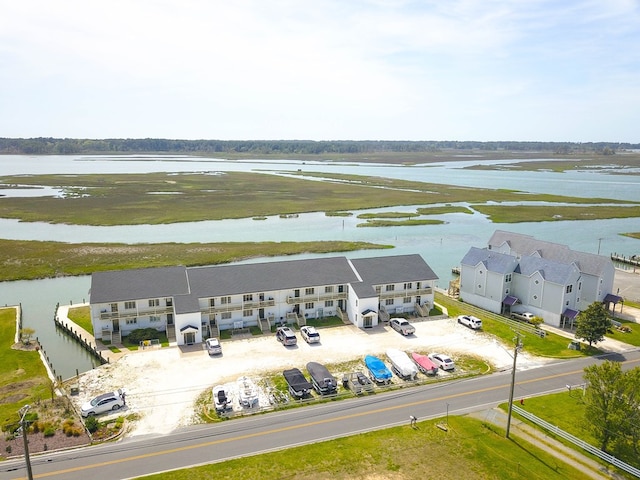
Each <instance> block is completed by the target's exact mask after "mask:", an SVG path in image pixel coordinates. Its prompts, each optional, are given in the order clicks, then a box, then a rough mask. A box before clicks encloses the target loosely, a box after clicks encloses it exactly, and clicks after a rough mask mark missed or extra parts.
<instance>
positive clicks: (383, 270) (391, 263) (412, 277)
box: [351, 254, 438, 285]
mask: <svg viewBox="0 0 640 480" xmlns="http://www.w3.org/2000/svg"><path fill="white" fill-rule="evenodd" d="M351 263H352V264H353V266H354V267H355V269H356V271H357V272H358V274H359V275H360V277H361V278H362V281H363V283H368V284H369V285H383V284H387V283H398V282H415V281H417V280H437V279H438V276H437V275H436V274H435V273H434V271H433V270H431V267H430V266H429V265H427V263H426V262H425V261H424V259H423V258H422V256H420V255H418V254H413V255H395V256H389V257H374V258H358V259H353V260H351Z"/></svg>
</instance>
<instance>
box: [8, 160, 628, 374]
mask: <svg viewBox="0 0 640 480" xmlns="http://www.w3.org/2000/svg"><path fill="white" fill-rule="evenodd" d="M479 163H491V164H499V163H505V162H504V161H502V162H498V161H480V160H478V159H474V158H473V157H461V159H460V161H459V162H451V163H442V164H423V165H416V166H402V165H388V164H384V165H380V164H367V163H335V162H331V163H324V162H310V161H295V160H282V161H272V160H269V161H258V160H251V161H237V160H236V161H225V160H216V159H206V158H201V157H190V156H151V155H135V156H16V155H6V156H0V175H38V174H68V175H76V174H83V173H92V174H95V173H104V174H108V173H146V172H215V171H220V172H224V171H246V172H249V171H261V172H280V173H282V172H299V171H302V172H305V171H308V172H330V173H349V174H356V175H375V176H380V177H389V178H398V179H406V180H414V181H424V182H430V183H442V184H452V185H461V186H470V187H485V188H504V189H515V190H523V191H527V192H533V193H549V194H561V195H566V196H576V197H599V198H610V199H616V200H627V201H633V202H640V175H630V174H626V175H614V174H611V173H605V172H599V171H598V172H597V171H571V172H565V173H557V172H546V171H545V172H530V171H508V170H499V171H498V170H471V169H465V168H464V167H467V166H470V165H476V164H479ZM0 193H3V194H5V195H9V196H18V195H27V194H28V195H56V194H57V192H56V191H55V190H52V189H47V188H43V189H41V190H24V189H11V190H5V191H0ZM419 206H420V205H412V206H405V207H392V208H385V209H380V210H384V211H390V210H392V211H415V209H416V208H417V207H419ZM550 208H552V207H550ZM369 211H375V210H367V212H369ZM363 212H364V211H363ZM363 212H355V213H356V214H357V213H363ZM355 217H356V215H354V216H352V217H326V216H325V215H324V213H322V212H317V213H308V214H301V215H300V216H299V217H298V218H290V219H281V218H279V217H277V216H276V217H269V218H268V219H267V220H264V221H255V220H252V219H240V220H220V221H205V222H191V223H180V224H172V225H137V226H115V227H92V226H74V225H53V224H47V223H29V222H19V221H16V220H10V219H0V237H1V238H4V239H13V240H51V241H60V242H71V243H78V242H124V243H155V242H178V243H182V242H221V241H311V240H348V241H367V242H374V243H381V244H387V245H393V246H394V247H395V248H394V249H390V250H380V251H364V252H348V253H346V254H345V255H346V256H348V257H350V258H356V257H362V256H373V255H399V254H409V253H419V254H421V255H422V256H423V257H424V259H425V260H426V261H427V263H428V264H429V265H430V266H431V268H433V270H434V271H435V272H436V274H437V275H438V276H439V277H440V281H439V286H441V287H446V286H447V284H448V282H449V280H450V278H451V267H453V266H456V265H458V263H459V262H460V259H461V258H462V257H463V256H464V254H465V253H466V252H467V250H468V249H469V247H471V246H477V247H482V246H484V245H485V244H486V242H487V240H488V239H489V237H490V236H491V234H492V233H493V232H494V231H495V230H496V229H501V230H510V231H514V232H519V233H525V234H528V235H533V236H535V237H536V238H539V239H542V240H548V241H553V242H558V243H563V244H566V245H568V246H569V247H571V248H572V249H575V250H580V251H584V252H590V253H600V254H602V255H609V254H610V253H614V252H615V253H619V254H623V255H626V256H630V255H634V254H638V253H640V242H638V241H637V240H634V239H631V238H628V237H623V236H621V235H620V234H621V233H624V232H638V231H640V219H639V218H632V219H616V220H583V221H558V222H537V223H536V222H533V223H528V222H524V223H517V224H495V223H491V222H489V221H488V220H487V219H486V217H485V216H484V215H480V214H473V215H469V214H446V215H441V216H440V217H439V218H441V219H442V220H445V222H446V223H444V224H442V225H426V226H416V227H387V228H357V227H356V225H357V224H358V223H361V221H360V220H358V219H357V218H355ZM307 256H309V255H307ZM302 257H303V256H299V257H287V258H288V259H291V258H302ZM251 261H252V262H256V261H263V260H256V259H254V260H251ZM89 287H90V278H89V277H74V278H56V279H46V280H36V281H22V282H3V283H0V305H17V304H21V305H22V308H23V320H24V325H25V326H29V327H32V328H34V329H35V330H36V335H37V336H38V337H39V338H40V340H41V342H42V344H43V346H44V348H45V350H46V352H47V354H48V355H49V358H50V360H51V362H52V363H53V365H54V368H55V369H56V373H57V374H58V375H61V376H62V377H63V378H69V377H71V376H72V375H74V374H75V371H76V369H78V370H79V371H85V370H87V369H90V368H92V367H93V366H94V365H95V363H94V361H93V360H92V359H91V357H90V356H89V355H88V354H86V352H84V351H83V350H82V349H80V348H79V347H77V346H76V345H75V344H74V343H73V342H72V341H70V340H69V339H68V338H67V337H66V336H65V335H64V334H62V333H61V332H58V331H56V329H55V328H54V325H53V315H54V311H55V306H56V304H57V303H60V304H69V303H74V304H75V303H81V302H84V301H88V299H89Z"/></svg>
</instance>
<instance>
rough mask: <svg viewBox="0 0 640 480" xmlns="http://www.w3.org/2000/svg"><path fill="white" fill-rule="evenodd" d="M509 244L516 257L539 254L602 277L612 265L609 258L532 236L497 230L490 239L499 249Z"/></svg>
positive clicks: (491, 244)
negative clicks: (574, 265)
mask: <svg viewBox="0 0 640 480" xmlns="http://www.w3.org/2000/svg"><path fill="white" fill-rule="evenodd" d="M505 243H507V244H508V245H509V247H510V248H511V251H512V253H513V254H514V255H532V254H537V255H539V256H540V257H542V258H545V259H547V260H552V261H555V262H560V263H565V264H569V263H575V264H576V265H577V266H578V268H579V269H580V271H581V272H583V273H585V274H589V275H595V276H600V275H602V273H603V272H604V271H605V269H606V268H607V267H608V266H609V264H610V263H611V260H610V259H609V258H608V257H605V256H603V255H594V254H592V253H585V252H577V251H574V250H571V249H570V248H569V247H568V246H566V245H562V244H559V243H552V242H545V241H543V240H537V239H535V238H534V237H532V236H530V235H523V234H521V233H513V232H506V231H504V230H496V231H495V232H494V233H493V235H492V236H491V238H490V239H489V242H488V245H489V246H491V247H499V246H501V245H503V244H505Z"/></svg>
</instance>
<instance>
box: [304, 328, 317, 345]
mask: <svg viewBox="0 0 640 480" xmlns="http://www.w3.org/2000/svg"><path fill="white" fill-rule="evenodd" d="M300 334H301V335H302V338H304V341H305V342H307V343H320V334H319V333H318V331H317V330H316V327H313V326H307V325H305V326H304V327H300Z"/></svg>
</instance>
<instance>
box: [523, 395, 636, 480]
mask: <svg viewBox="0 0 640 480" xmlns="http://www.w3.org/2000/svg"><path fill="white" fill-rule="evenodd" d="M513 411H514V412H515V413H517V414H518V415H520V416H522V417H524V418H526V419H527V420H529V421H531V422H533V423H535V424H536V425H540V426H541V427H542V428H544V429H546V430H548V431H549V432H551V433H553V434H554V435H557V436H559V437H562V438H564V439H565V440H568V441H569V442H571V443H573V444H574V445H577V446H578V447H580V448H582V449H583V450H586V451H587V452H589V453H590V454H592V455H595V456H596V457H599V458H601V459H602V460H604V461H605V462H607V463H609V464H611V465H613V466H614V467H617V468H619V469H620V470H624V471H625V472H627V473H630V474H631V475H633V476H635V477H638V478H640V470H639V469H637V468H635V467H633V466H631V465H629V464H628V463H624V462H623V461H622V460H618V459H617V458H616V457H614V456H613V455H609V454H608V453H606V452H603V451H602V450H600V449H599V448H596V447H594V446H593V445H590V444H588V443H587V442H585V441H583V440H580V439H579V438H578V437H574V436H573V435H571V434H570V433H568V432H565V431H564V430H561V429H560V428H559V427H557V426H555V425H552V424H551V423H549V422H546V421H544V420H542V419H541V418H538V417H536V416H535V415H533V414H532V413H529V412H527V411H526V410H524V409H522V408H520V407H518V406H516V405H513Z"/></svg>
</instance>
